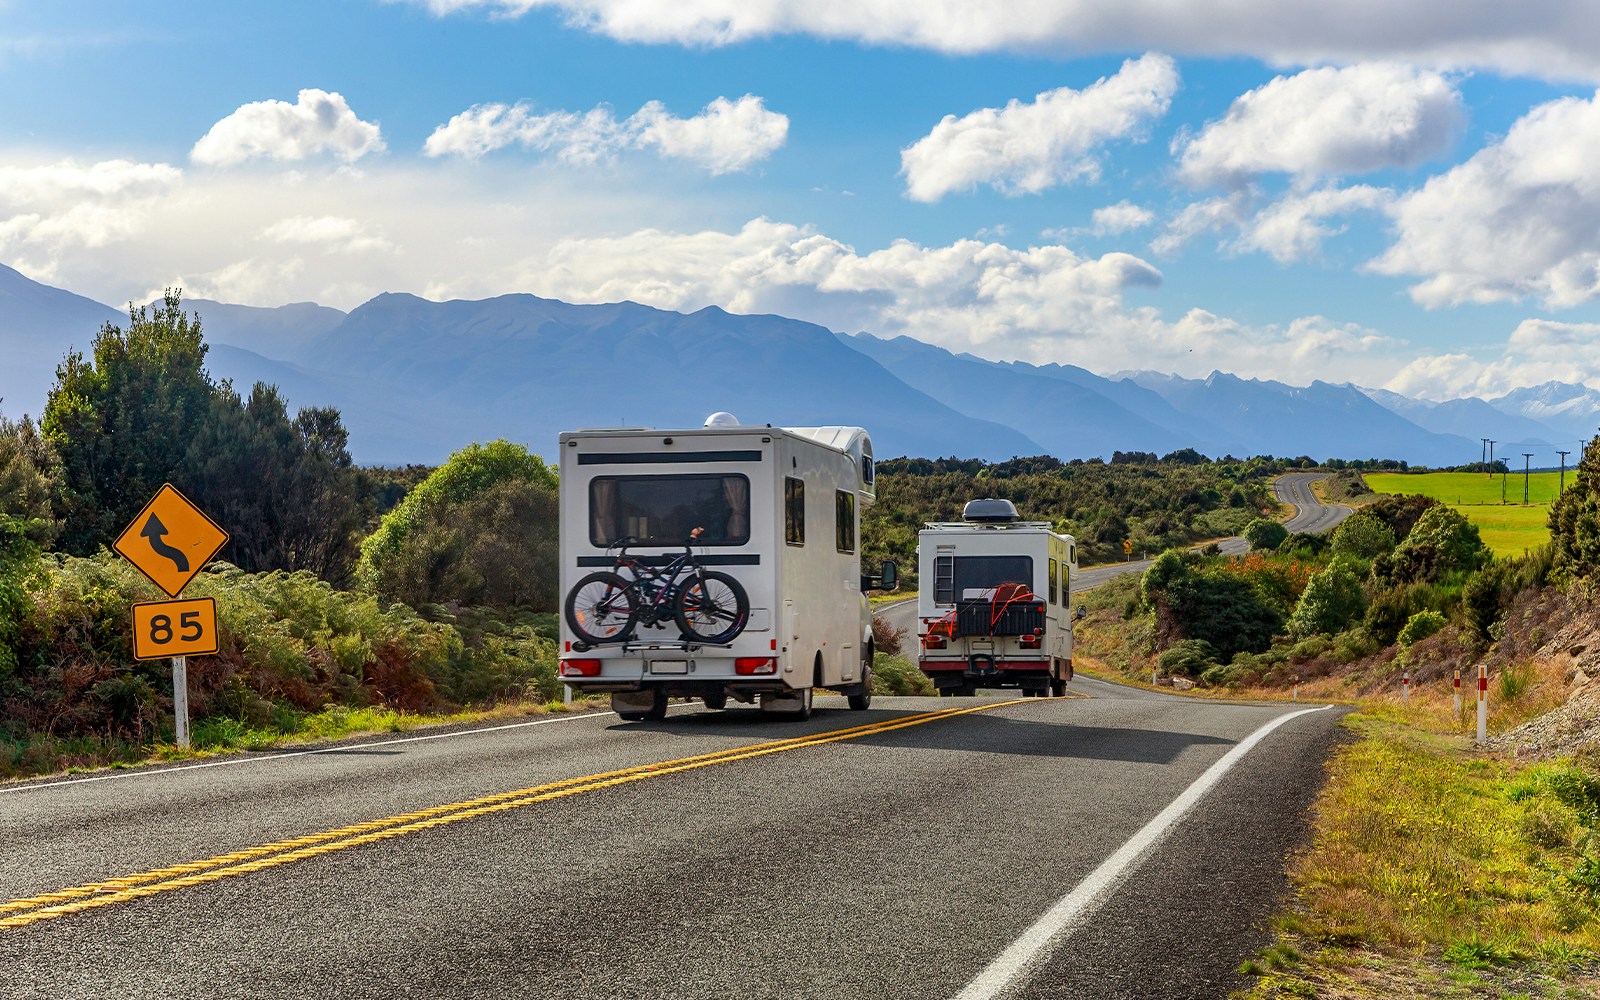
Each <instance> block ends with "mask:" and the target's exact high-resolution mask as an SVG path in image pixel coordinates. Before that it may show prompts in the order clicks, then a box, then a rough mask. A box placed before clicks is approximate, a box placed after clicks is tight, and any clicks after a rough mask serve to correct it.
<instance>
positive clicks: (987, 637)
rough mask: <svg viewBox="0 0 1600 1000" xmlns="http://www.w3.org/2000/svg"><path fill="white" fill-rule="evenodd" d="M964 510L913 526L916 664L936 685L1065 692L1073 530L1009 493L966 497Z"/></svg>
mask: <svg viewBox="0 0 1600 1000" xmlns="http://www.w3.org/2000/svg"><path fill="white" fill-rule="evenodd" d="M961 516H962V519H961V520H960V521H948V522H933V521H930V522H928V523H927V524H926V526H925V527H924V528H923V529H922V530H921V531H920V532H918V533H917V572H918V577H919V589H918V596H917V620H918V639H919V645H920V652H919V654H918V660H917V666H918V667H920V668H921V669H922V672H923V673H924V674H926V675H927V676H928V678H929V679H930V680H932V681H933V683H934V686H935V687H937V688H938V689H939V693H940V694H942V695H970V694H972V693H973V692H974V690H975V689H977V688H980V687H985V688H1003V687H1018V688H1021V689H1022V691H1023V693H1024V694H1028V695H1041V696H1042V695H1044V694H1045V693H1046V692H1048V693H1050V694H1053V695H1056V696H1060V695H1062V694H1065V693H1066V685H1067V681H1069V680H1071V679H1072V620H1073V616H1072V612H1071V597H1070V595H1071V581H1072V574H1073V573H1074V572H1075V571H1076V570H1077V568H1078V545H1077V541H1076V539H1074V538H1073V537H1072V536H1071V535H1063V534H1057V533H1056V532H1055V531H1054V530H1053V526H1052V525H1051V524H1050V523H1049V522H1047V521H1024V520H1022V518H1021V517H1020V516H1019V515H1018V514H1017V508H1016V506H1015V505H1014V504H1012V502H1011V501H1009V500H993V499H985V500H973V501H972V502H970V503H968V504H967V505H966V508H965V509H964V510H963V511H962V515H961Z"/></svg>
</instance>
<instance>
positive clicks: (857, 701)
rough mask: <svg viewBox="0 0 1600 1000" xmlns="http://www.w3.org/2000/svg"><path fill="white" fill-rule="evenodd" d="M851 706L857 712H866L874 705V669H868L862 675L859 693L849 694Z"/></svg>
mask: <svg viewBox="0 0 1600 1000" xmlns="http://www.w3.org/2000/svg"><path fill="white" fill-rule="evenodd" d="M848 700H849V702H850V707H851V708H852V709H854V710H855V711H857V712H865V711H866V710H867V709H869V708H871V707H872V671H871V670H868V671H867V672H866V673H864V674H862V675H861V688H860V691H859V693H857V694H852V695H849V696H848Z"/></svg>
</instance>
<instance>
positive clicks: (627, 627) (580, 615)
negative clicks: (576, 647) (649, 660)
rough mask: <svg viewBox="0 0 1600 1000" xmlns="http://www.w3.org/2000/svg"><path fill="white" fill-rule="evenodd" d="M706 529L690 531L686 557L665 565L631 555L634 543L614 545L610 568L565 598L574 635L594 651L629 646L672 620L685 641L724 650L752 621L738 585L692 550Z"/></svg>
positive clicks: (575, 587) (627, 540)
mask: <svg viewBox="0 0 1600 1000" xmlns="http://www.w3.org/2000/svg"><path fill="white" fill-rule="evenodd" d="M703 530H704V529H703V528H696V529H694V530H693V531H691V532H689V540H688V541H687V542H685V543H684V546H683V555H681V556H676V557H674V558H672V559H670V560H668V561H667V562H666V563H665V564H661V565H657V564H656V561H655V560H651V559H643V558H640V557H639V556H632V555H629V554H628V546H629V545H633V544H637V543H638V539H636V538H632V537H625V538H619V539H617V540H616V541H615V542H613V543H611V545H610V546H608V547H607V549H606V551H608V552H610V551H611V550H612V549H615V550H616V555H615V556H614V557H613V562H612V568H611V569H609V570H601V571H599V572H596V573H590V574H589V575H588V576H586V577H584V578H583V579H581V580H579V581H578V582H577V583H576V584H574V585H573V587H572V590H571V591H569V592H568V593H567V600H566V606H565V610H566V615H567V624H568V625H569V626H571V628H572V631H573V634H575V635H576V636H577V637H578V639H579V641H581V642H584V643H587V644H588V645H590V646H596V645H600V644H602V643H616V642H627V641H629V640H630V639H632V638H633V636H634V632H635V631H636V630H637V629H638V627H639V626H640V625H641V624H642V625H644V626H645V627H647V628H656V627H659V626H660V625H661V623H663V622H667V621H673V622H676V623H677V625H678V630H679V631H680V632H682V633H683V638H685V639H688V640H690V641H693V642H702V643H707V644H709V645H722V644H725V643H727V642H729V641H731V640H732V639H733V637H734V636H736V635H738V634H739V633H740V632H743V631H744V627H745V625H747V624H749V622H750V598H749V596H748V595H747V594H745V592H744V587H743V586H741V585H740V583H739V581H738V580H735V579H734V578H733V577H731V576H729V575H728V574H726V573H719V572H717V571H716V570H711V569H706V568H705V567H704V566H702V565H700V562H699V560H698V559H696V558H695V555H694V549H693V548H692V547H691V546H693V544H694V542H695V540H696V539H698V538H699V537H700V533H701V532H702V531H703Z"/></svg>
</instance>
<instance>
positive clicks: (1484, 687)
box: [1478, 663, 1489, 743]
mask: <svg viewBox="0 0 1600 1000" xmlns="http://www.w3.org/2000/svg"><path fill="white" fill-rule="evenodd" d="M1488 739H1489V665H1488V664H1487V663H1480V664H1478V742H1479V743H1486V742H1488Z"/></svg>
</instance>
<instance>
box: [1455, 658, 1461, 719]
mask: <svg viewBox="0 0 1600 1000" xmlns="http://www.w3.org/2000/svg"><path fill="white" fill-rule="evenodd" d="M1455 674H1456V676H1455V689H1456V718H1458V719H1459V718H1460V717H1461V668H1460V667H1457V668H1456V671H1455Z"/></svg>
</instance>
